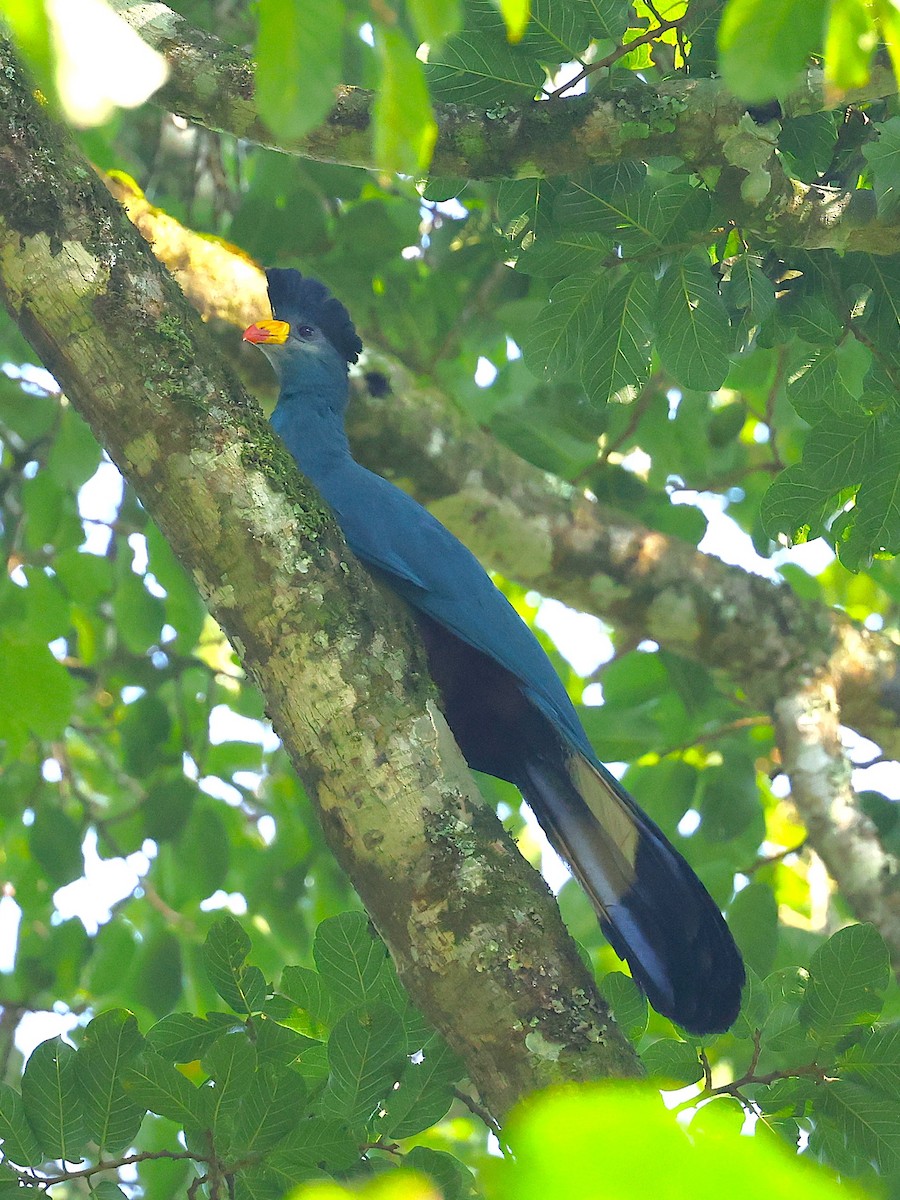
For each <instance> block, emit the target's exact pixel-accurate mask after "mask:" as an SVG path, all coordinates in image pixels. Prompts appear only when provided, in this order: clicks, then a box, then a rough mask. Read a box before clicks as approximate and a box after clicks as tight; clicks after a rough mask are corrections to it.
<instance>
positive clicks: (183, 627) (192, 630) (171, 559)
mask: <svg viewBox="0 0 900 1200" xmlns="http://www.w3.org/2000/svg"><path fill="white" fill-rule="evenodd" d="M145 535H146V538H147V557H148V570H149V571H150V572H151V573H152V574H153V577H154V578H155V579H156V581H157V583H159V585H160V586H161V587H163V588H165V590H166V598H165V600H164V602H163V603H164V607H165V614H166V620H167V621H168V623H169V624H170V625H171V626H172V627H173V629H174V630H175V632H176V636H175V638H174V639H173V641H171V642H167V643H166V647H167V649H168V648H170V647H171V648H173V649H175V650H177V651H180V652H181V653H183V654H190V652H191V651H192V650H193V649H194V647H195V646H196V645H197V641H198V639H199V637H200V633H201V630H202V629H203V623H204V621H205V620H206V606H205V604H204V603H203V601H202V600H201V598H200V595H199V593H198V591H197V588H196V585H195V584H194V581H193V580H192V579H191V577H190V576H189V575H188V573H187V571H185V569H184V567H183V566H182V565H181V563H180V562H179V561H178V559H177V558H176V557H175V555H174V554H173V552H172V548H171V547H170V546H169V543H168V542H167V541H166V539H165V538H164V537H163V535H162V533H161V532H160V531H159V529H158V528H157V526H156V525H154V524H153V522H152V521H150V522H148V523H147V529H146V531H145ZM101 561H104V560H101Z"/></svg>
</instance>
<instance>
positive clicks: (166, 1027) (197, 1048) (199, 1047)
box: [147, 1013, 231, 1063]
mask: <svg viewBox="0 0 900 1200" xmlns="http://www.w3.org/2000/svg"><path fill="white" fill-rule="evenodd" d="M230 1020H231V1019H230V1018H229V1021H230ZM223 1032H224V1030H223V1029H222V1028H221V1026H220V1025H218V1024H214V1023H213V1022H211V1021H209V1020H204V1019H203V1017H195V1016H193V1015H192V1014H191V1013H169V1015H168V1016H165V1017H163V1018H162V1019H161V1020H159V1021H157V1022H156V1024H155V1025H154V1026H153V1027H152V1028H151V1029H150V1030H149V1031H148V1033H147V1044H148V1045H149V1046H150V1048H151V1049H152V1050H154V1051H155V1052H156V1053H157V1054H158V1055H159V1056H160V1057H161V1058H166V1059H169V1060H170V1061H171V1062H177V1063H187V1062H194V1061H195V1060H197V1059H199V1058H202V1057H203V1055H204V1054H205V1053H206V1051H207V1050H208V1049H209V1047H210V1046H211V1045H212V1044H213V1042H214V1041H215V1040H216V1039H217V1038H219V1037H221V1035H222V1033H223Z"/></svg>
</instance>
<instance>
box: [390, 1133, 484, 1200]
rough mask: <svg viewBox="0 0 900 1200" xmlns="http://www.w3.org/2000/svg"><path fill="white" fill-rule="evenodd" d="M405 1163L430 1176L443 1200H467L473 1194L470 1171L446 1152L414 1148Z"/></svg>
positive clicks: (420, 1147)
mask: <svg viewBox="0 0 900 1200" xmlns="http://www.w3.org/2000/svg"><path fill="white" fill-rule="evenodd" d="M404 1162H405V1163H406V1165H407V1166H408V1167H411V1168H412V1170H414V1171H422V1172H423V1173H424V1174H425V1175H429V1176H430V1177H431V1178H432V1179H433V1180H434V1181H435V1183H436V1184H437V1185H438V1187H439V1188H440V1194H441V1196H442V1197H443V1200H467V1198H468V1197H470V1196H471V1195H472V1193H473V1183H474V1181H473V1179H472V1174H471V1172H470V1171H469V1169H468V1168H467V1167H466V1166H465V1165H464V1164H463V1163H461V1162H460V1161H459V1159H458V1158H456V1157H455V1156H454V1155H453V1154H448V1153H447V1152H446V1150H432V1149H431V1148H430V1147H429V1146H413V1148H412V1149H411V1150H410V1151H408V1153H407V1154H406V1157H405V1159H404Z"/></svg>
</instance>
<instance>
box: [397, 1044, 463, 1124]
mask: <svg viewBox="0 0 900 1200" xmlns="http://www.w3.org/2000/svg"><path fill="white" fill-rule="evenodd" d="M464 1074H465V1067H464V1065H463V1063H462V1062H461V1061H460V1059H459V1057H458V1056H457V1055H456V1054H454V1052H453V1051H452V1050H451V1049H450V1047H449V1046H448V1045H447V1043H446V1042H445V1041H444V1039H443V1038H442V1037H441V1035H440V1034H439V1033H434V1034H432V1035H431V1037H430V1038H429V1039H428V1041H427V1042H426V1043H425V1045H424V1046H423V1047H422V1056H421V1061H416V1062H407V1064H406V1066H405V1067H404V1068H403V1071H402V1073H401V1075H400V1078H399V1087H397V1088H396V1089H395V1090H393V1091H391V1093H390V1095H389V1096H388V1098H387V1099H386V1100H385V1103H384V1131H385V1134H386V1135H387V1136H388V1137H389V1138H398V1139H399V1138H407V1137H413V1136H414V1135H415V1134H417V1133H421V1132H422V1131H423V1130H425V1129H428V1128H429V1127H430V1126H431V1125H434V1124H436V1123H437V1122H438V1121H439V1120H440V1119H441V1117H443V1116H444V1115H445V1113H446V1112H447V1110H448V1109H449V1107H450V1105H451V1104H452V1102H453V1090H452V1085H453V1084H454V1083H455V1082H456V1080H457V1079H460V1078H461V1077H462V1076H463V1075H464Z"/></svg>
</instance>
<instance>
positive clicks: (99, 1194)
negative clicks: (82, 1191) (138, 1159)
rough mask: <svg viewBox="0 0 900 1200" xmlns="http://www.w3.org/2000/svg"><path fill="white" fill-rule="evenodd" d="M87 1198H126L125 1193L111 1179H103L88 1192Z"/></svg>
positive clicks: (121, 1199) (97, 1199)
mask: <svg viewBox="0 0 900 1200" xmlns="http://www.w3.org/2000/svg"><path fill="white" fill-rule="evenodd" d="M88 1200H127V1197H126V1196H125V1193H124V1192H123V1191H122V1189H121V1188H120V1187H119V1186H118V1184H115V1183H113V1181H112V1180H111V1179H103V1180H101V1182H100V1183H98V1184H95V1186H94V1187H92V1188H91V1190H90V1192H89V1193H88Z"/></svg>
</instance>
